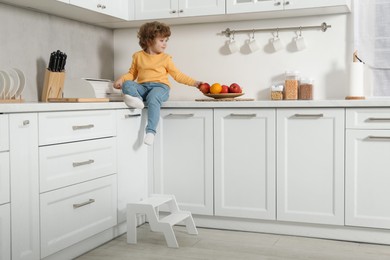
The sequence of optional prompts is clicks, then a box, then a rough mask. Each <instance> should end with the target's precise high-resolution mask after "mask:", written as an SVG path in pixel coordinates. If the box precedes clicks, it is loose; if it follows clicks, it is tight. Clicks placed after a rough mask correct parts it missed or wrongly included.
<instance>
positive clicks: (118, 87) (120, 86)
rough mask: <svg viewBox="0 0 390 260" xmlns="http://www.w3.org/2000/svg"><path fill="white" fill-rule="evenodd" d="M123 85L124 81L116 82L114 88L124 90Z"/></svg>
mask: <svg viewBox="0 0 390 260" xmlns="http://www.w3.org/2000/svg"><path fill="white" fill-rule="evenodd" d="M122 84H123V80H122V79H118V80H117V81H115V82H114V88H116V89H121V88H122Z"/></svg>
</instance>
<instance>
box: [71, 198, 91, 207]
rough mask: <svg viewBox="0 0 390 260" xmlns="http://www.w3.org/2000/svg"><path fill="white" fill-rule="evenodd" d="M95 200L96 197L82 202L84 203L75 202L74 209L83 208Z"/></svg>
mask: <svg viewBox="0 0 390 260" xmlns="http://www.w3.org/2000/svg"><path fill="white" fill-rule="evenodd" d="M94 202H95V200H94V199H89V200H88V201H86V202H82V203H78V204H73V208H74V209H77V208H81V207H84V206H86V205H88V204H91V203H94Z"/></svg>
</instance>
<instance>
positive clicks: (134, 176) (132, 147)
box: [116, 109, 148, 224]
mask: <svg viewBox="0 0 390 260" xmlns="http://www.w3.org/2000/svg"><path fill="white" fill-rule="evenodd" d="M145 121H146V115H145V114H144V111H142V110H139V109H119V110H117V129H118V132H117V149H118V155H117V159H116V162H117V169H118V173H117V176H118V214H117V215H118V224H120V223H124V222H125V221H126V207H127V203H133V202H137V201H140V200H142V199H145V198H146V197H147V196H148V192H147V187H148V183H147V181H148V167H147V165H148V164H147V146H146V145H145V144H144V143H143V138H144V132H145V123H146V122H145Z"/></svg>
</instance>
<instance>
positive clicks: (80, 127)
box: [72, 124, 95, 130]
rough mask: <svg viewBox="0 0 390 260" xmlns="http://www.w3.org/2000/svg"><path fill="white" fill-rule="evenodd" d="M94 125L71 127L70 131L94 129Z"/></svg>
mask: <svg viewBox="0 0 390 260" xmlns="http://www.w3.org/2000/svg"><path fill="white" fill-rule="evenodd" d="M94 127H95V125H93V124H89V125H74V126H72V129H73V130H81V129H90V128H94Z"/></svg>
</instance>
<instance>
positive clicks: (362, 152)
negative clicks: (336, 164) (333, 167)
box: [345, 130, 390, 229]
mask: <svg viewBox="0 0 390 260" xmlns="http://www.w3.org/2000/svg"><path fill="white" fill-rule="evenodd" d="M389 154H390V130H347V135H346V180H345V181H346V210H345V224H346V225H350V226H362V227H373V228H387V229H389V228H390V204H389V197H390V189H389V186H390V175H389V169H390V161H389Z"/></svg>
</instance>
